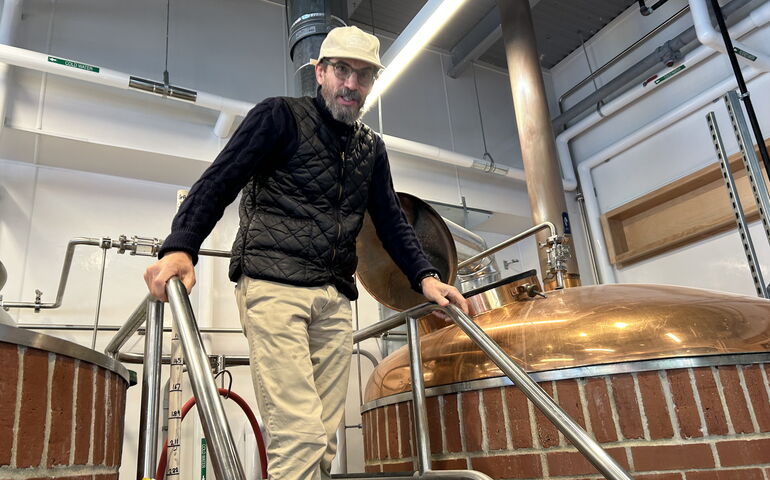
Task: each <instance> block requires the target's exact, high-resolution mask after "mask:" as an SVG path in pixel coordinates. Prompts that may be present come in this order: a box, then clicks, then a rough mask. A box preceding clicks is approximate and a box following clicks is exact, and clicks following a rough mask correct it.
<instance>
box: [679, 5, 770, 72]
mask: <svg viewBox="0 0 770 480" xmlns="http://www.w3.org/2000/svg"><path fill="white" fill-rule="evenodd" d="M689 4H690V13H691V14H692V23H693V25H694V26H695V33H696V34H697V35H698V40H699V41H700V43H702V44H703V45H706V46H708V47H710V48H712V49H714V50H716V51H718V52H721V53H727V51H726V49H725V44H724V41H723V40H722V35H721V34H720V33H719V32H717V31H716V30H714V27H713V26H712V25H711V18H710V17H709V10H708V7H707V6H706V0H689ZM748 18H749V21H750V22H753V20H752V19H751V17H748ZM731 36H735V33H734V34H733V35H731ZM732 43H733V48H736V49H740V50H742V51H743V52H745V54H748V55H749V56H753V57H755V58H754V60H751V59H749V58H746V57H745V56H743V55H740V54H738V55H737V57H738V60H740V61H743V62H748V64H749V65H752V66H755V67H757V68H759V69H761V70H763V71H768V70H770V58H769V57H768V56H767V55H765V54H764V53H761V52H757V51H756V50H755V49H753V48H751V47H748V46H746V45H745V44H743V43H741V42H739V41H737V40H733V42H732ZM736 53H738V52H736Z"/></svg>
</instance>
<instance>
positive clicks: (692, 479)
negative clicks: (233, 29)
mask: <svg viewBox="0 0 770 480" xmlns="http://www.w3.org/2000/svg"><path fill="white" fill-rule="evenodd" d="M685 478H686V479H687V480H763V479H764V478H765V477H764V476H763V475H762V470H761V469H759V468H750V469H744V468H741V469H738V470H710V471H700V472H687V474H686V476H685Z"/></svg>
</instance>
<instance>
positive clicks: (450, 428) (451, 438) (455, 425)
mask: <svg viewBox="0 0 770 480" xmlns="http://www.w3.org/2000/svg"><path fill="white" fill-rule="evenodd" d="M457 397H458V396H457V395H446V396H445V397H444V435H445V437H444V438H445V439H446V449H447V451H448V452H450V453H457V452H461V451H462V449H463V447H462V440H461V438H460V414H459V412H458V410H457V401H458V400H457Z"/></svg>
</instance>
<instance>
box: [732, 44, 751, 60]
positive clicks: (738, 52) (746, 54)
mask: <svg viewBox="0 0 770 480" xmlns="http://www.w3.org/2000/svg"><path fill="white" fill-rule="evenodd" d="M733 51H734V52H735V53H736V55H740V56H741V57H743V58H748V59H749V60H751V61H752V62H753V61H756V59H757V56H756V55H752V54H750V53H749V52H747V51H746V50H741V49H740V48H738V47H733Z"/></svg>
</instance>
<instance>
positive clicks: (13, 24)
mask: <svg viewBox="0 0 770 480" xmlns="http://www.w3.org/2000/svg"><path fill="white" fill-rule="evenodd" d="M21 3H22V2H21V0H5V1H4V2H3V10H2V13H0V15H1V16H0V44H5V45H10V44H11V43H13V37H14V36H15V34H16V28H17V27H18V26H19V23H20V22H21ZM10 68H11V67H10V65H8V64H7V63H0V130H2V129H3V127H4V126H5V106H6V102H7V100H8V72H9V71H10Z"/></svg>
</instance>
